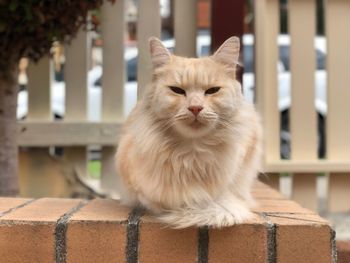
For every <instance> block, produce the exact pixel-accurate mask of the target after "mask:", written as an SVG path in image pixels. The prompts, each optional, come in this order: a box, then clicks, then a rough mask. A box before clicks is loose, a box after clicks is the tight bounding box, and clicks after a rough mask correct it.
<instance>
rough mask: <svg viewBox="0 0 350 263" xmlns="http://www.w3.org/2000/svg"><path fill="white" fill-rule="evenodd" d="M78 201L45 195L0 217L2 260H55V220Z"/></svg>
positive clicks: (20, 261) (21, 261) (23, 262)
mask: <svg viewBox="0 0 350 263" xmlns="http://www.w3.org/2000/svg"><path fill="white" fill-rule="evenodd" d="M79 202H80V201H79V200H70V199H49V198H43V199H39V200H37V201H35V202H33V203H31V204H29V205H27V206H24V207H22V208H19V209H17V210H15V211H13V212H11V213H8V214H6V215H4V216H3V217H2V218H0V247H1V249H0V259H1V262H11V263H12V262H19V263H26V262H54V260H55V226H56V221H57V220H58V219H59V218H60V217H61V216H62V215H63V214H65V213H67V212H68V211H69V210H70V209H72V208H74V207H75V206H77V205H78V203H79Z"/></svg>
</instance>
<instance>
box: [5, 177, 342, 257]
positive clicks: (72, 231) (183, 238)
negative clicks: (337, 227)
mask: <svg viewBox="0 0 350 263" xmlns="http://www.w3.org/2000/svg"><path fill="white" fill-rule="evenodd" d="M254 195H255V196H256V198H257V199H258V202H259V204H260V206H259V207H258V208H256V209H255V218H253V219H252V220H249V221H247V222H244V223H243V224H239V225H236V226H233V227H228V228H224V229H210V228H209V229H208V228H201V229H198V228H188V229H183V230H174V229H170V228H166V227H164V226H163V225H161V224H159V223H157V222H156V221H155V220H154V219H153V218H152V217H150V216H149V215H145V214H144V212H143V211H142V210H140V209H135V210H133V211H130V210H129V209H127V208H124V207H121V206H120V205H119V203H118V201H114V200H107V199H95V200H91V201H83V200H77V199H53V198H43V199H38V200H31V199H21V198H17V199H11V198H0V262H10V263H11V262H20V263H22V262H84V263H85V262H128V263H129V262H142V263H143V262H152V263H157V262H167V263H171V262H200V263H201V262H219V263H221V262H240V263H241V262H298V263H301V262H335V256H336V255H335V241H334V233H333V231H332V229H331V228H330V226H329V224H328V222H327V221H325V220H324V219H322V218H320V217H319V216H318V215H316V214H314V213H313V212H311V211H309V210H306V209H304V208H302V207H300V206H299V205H298V204H296V203H294V202H292V201H289V200H286V199H285V198H284V197H283V196H282V195H280V194H279V193H278V192H277V191H275V190H272V189H271V188H268V187H267V186H265V185H263V184H261V183H257V184H256V186H255V188H254Z"/></svg>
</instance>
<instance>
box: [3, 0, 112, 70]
mask: <svg viewBox="0 0 350 263" xmlns="http://www.w3.org/2000/svg"><path fill="white" fill-rule="evenodd" d="M109 1H110V2H114V1H115V0H109ZM102 3H103V0H57V1H53V0H0V72H6V71H8V70H12V69H11V68H12V66H13V64H14V63H17V62H18V61H19V59H20V58H21V57H28V58H29V59H32V60H34V61H37V60H39V59H40V58H41V57H42V56H43V55H45V54H48V53H49V51H50V48H51V45H52V43H53V42H54V41H64V42H69V41H70V40H71V39H72V38H74V36H75V35H76V34H77V32H78V30H79V28H80V27H81V26H84V27H85V28H86V25H87V22H88V21H87V17H88V16H87V15H88V12H89V11H90V10H96V9H98V8H99V7H100V5H101V4H102ZM95 21H96V19H92V22H95ZM9 64H11V65H9Z"/></svg>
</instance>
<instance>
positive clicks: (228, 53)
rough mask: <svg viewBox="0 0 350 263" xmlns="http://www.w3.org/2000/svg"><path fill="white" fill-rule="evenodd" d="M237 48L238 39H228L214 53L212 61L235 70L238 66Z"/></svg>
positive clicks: (238, 44)
mask: <svg viewBox="0 0 350 263" xmlns="http://www.w3.org/2000/svg"><path fill="white" fill-rule="evenodd" d="M239 46H240V42H239V38H238V37H230V38H229V39H227V40H226V41H225V42H224V43H223V44H222V45H221V46H220V47H219V49H218V50H217V51H216V52H215V53H214V55H213V58H214V60H215V61H217V62H219V63H222V64H224V65H226V66H228V67H229V68H233V69H235V68H236V66H237V65H239V62H238V57H239Z"/></svg>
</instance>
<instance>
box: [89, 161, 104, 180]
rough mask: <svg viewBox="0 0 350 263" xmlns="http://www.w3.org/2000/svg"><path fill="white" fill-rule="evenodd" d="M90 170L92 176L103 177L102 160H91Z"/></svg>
mask: <svg viewBox="0 0 350 263" xmlns="http://www.w3.org/2000/svg"><path fill="white" fill-rule="evenodd" d="M88 172H89V174H90V176H91V177H92V178H95V179H100V178H101V161H90V162H89V163H88Z"/></svg>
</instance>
